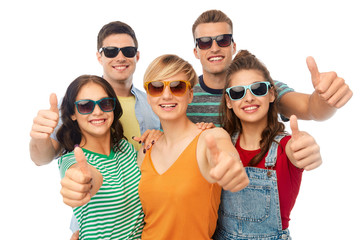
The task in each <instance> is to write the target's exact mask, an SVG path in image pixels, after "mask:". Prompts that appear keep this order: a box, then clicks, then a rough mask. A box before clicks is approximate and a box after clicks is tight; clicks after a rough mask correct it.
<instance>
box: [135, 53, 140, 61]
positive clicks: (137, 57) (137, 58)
mask: <svg viewBox="0 0 360 240" xmlns="http://www.w3.org/2000/svg"><path fill="white" fill-rule="evenodd" d="M135 58H136V62H138V61H139V59H140V52H139V51H137V53H136V56H135Z"/></svg>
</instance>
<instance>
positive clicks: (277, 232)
mask: <svg viewBox="0 0 360 240" xmlns="http://www.w3.org/2000/svg"><path fill="white" fill-rule="evenodd" d="M273 86H274V85H273V81H272V79H271V77H270V74H269V72H268V70H267V69H266V67H265V66H264V65H263V64H262V63H261V62H260V61H259V60H258V59H257V58H256V57H255V56H253V55H251V54H250V53H249V52H248V51H246V50H243V51H241V52H240V53H238V54H237V56H236V57H235V58H234V60H233V62H232V64H231V65H230V67H229V70H228V73H227V76H226V84H225V94H224V95H223V98H222V102H221V105H220V111H221V114H220V115H221V123H222V126H223V127H224V128H225V129H226V130H227V131H228V132H229V133H230V135H231V136H232V138H233V143H234V144H235V146H236V148H237V150H238V151H239V154H240V158H241V160H242V161H243V164H244V166H245V167H246V173H247V174H248V177H249V180H250V184H249V185H248V187H246V188H245V189H244V190H242V191H239V192H235V193H233V192H230V191H225V190H223V191H222V196H221V203H220V208H219V218H218V223H217V229H216V232H215V234H214V236H213V238H214V239H263V240H265V239H266V240H276V239H291V237H290V233H289V230H288V229H287V227H288V222H289V220H290V218H289V216H290V212H291V210H292V208H293V206H294V204H295V200H296V197H297V195H298V192H299V188H300V183H301V176H302V171H303V168H305V169H306V170H311V169H313V168H316V167H318V166H319V165H320V164H321V161H322V160H321V156H320V153H319V147H318V145H317V144H316V142H315V140H314V139H313V138H312V137H311V136H310V135H309V134H307V133H305V132H300V131H299V130H298V129H297V120H296V117H295V116H293V117H291V119H290V126H291V129H292V132H293V136H292V137H290V136H289V135H286V134H285V126H284V124H282V123H280V122H279V121H278V116H277V115H278V112H277V108H276V104H274V102H275V101H276V97H277V95H276V91H274V89H273ZM248 90H249V91H248Z"/></svg>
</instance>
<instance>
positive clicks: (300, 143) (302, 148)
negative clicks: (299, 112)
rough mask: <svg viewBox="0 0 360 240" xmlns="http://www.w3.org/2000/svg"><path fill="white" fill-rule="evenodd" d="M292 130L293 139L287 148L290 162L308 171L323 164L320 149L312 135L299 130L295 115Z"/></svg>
mask: <svg viewBox="0 0 360 240" xmlns="http://www.w3.org/2000/svg"><path fill="white" fill-rule="evenodd" d="M290 128H291V131H292V137H291V139H290V140H289V142H288V144H287V145H286V148H287V149H290V152H289V154H288V156H289V159H290V161H291V162H292V163H293V164H294V166H296V167H297V168H303V169H305V170H307V171H309V170H313V169H315V168H317V167H319V166H320V165H321V163H322V158H321V155H320V147H319V145H318V144H317V143H316V141H315V139H314V138H313V137H312V136H311V135H310V134H308V133H307V132H304V131H300V130H299V127H298V121H297V118H296V116H295V115H292V116H291V117H290ZM287 153H288V151H287Z"/></svg>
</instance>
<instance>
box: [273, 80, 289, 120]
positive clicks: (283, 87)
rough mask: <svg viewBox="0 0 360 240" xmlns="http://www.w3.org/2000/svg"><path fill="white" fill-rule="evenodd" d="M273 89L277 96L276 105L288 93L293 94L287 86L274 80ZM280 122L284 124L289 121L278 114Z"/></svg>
mask: <svg viewBox="0 0 360 240" xmlns="http://www.w3.org/2000/svg"><path fill="white" fill-rule="evenodd" d="M274 84H275V89H276V92H277V94H278V97H277V99H276V104H278V103H279V102H280V99H281V98H282V97H283V96H284V95H285V94H287V93H289V92H294V89H293V88H290V87H289V86H288V85H287V84H285V83H283V82H280V81H276V80H274ZM280 117H281V120H282V121H284V122H288V121H289V119H288V118H287V117H285V116H283V115H281V114H280Z"/></svg>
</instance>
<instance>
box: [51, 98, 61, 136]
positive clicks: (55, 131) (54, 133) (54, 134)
mask: <svg viewBox="0 0 360 240" xmlns="http://www.w3.org/2000/svg"><path fill="white" fill-rule="evenodd" d="M62 100H63V98H61V100H60V101H59V103H58V109H60V107H61V103H62ZM61 125H62V120H61V111H59V122H58V125H57V126H56V128H55V129H54V131H53V133H52V134H51V135H50V137H51V138H52V139H54V140H56V141H57V142H58V139H57V137H56V133H57V132H58V130H59V128H60V126H61Z"/></svg>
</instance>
